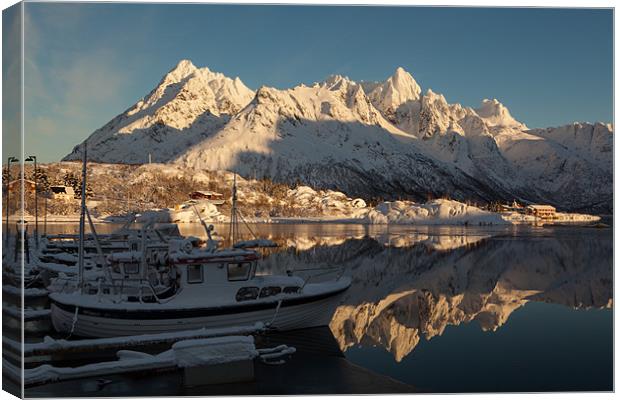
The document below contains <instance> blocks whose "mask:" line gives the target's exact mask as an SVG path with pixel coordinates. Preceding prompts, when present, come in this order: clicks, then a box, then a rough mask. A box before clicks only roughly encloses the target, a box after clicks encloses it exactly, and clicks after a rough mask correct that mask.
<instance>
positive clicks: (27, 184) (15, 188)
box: [9, 179, 36, 193]
mask: <svg viewBox="0 0 620 400" xmlns="http://www.w3.org/2000/svg"><path fill="white" fill-rule="evenodd" d="M21 184H22V181H21V179H16V180H14V181H11V182H9V191H10V192H11V193H16V192H17V193H18V192H19V191H21V189H22V188H21ZM35 189H36V185H35V183H34V181H31V180H28V179H24V191H25V192H26V193H34V191H35Z"/></svg>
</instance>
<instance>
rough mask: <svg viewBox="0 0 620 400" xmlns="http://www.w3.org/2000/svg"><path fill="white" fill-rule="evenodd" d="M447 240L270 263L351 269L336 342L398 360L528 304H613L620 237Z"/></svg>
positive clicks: (365, 242) (291, 252)
mask: <svg viewBox="0 0 620 400" xmlns="http://www.w3.org/2000/svg"><path fill="white" fill-rule="evenodd" d="M418 239H420V238H418ZM433 240H434V241H435V242H436V243H434V244H433ZM438 240H439V239H437V238H433V239H431V237H429V238H428V239H423V238H422V239H421V240H413V241H411V243H410V246H404V247H389V246H386V244H387V241H382V238H381V237H377V238H376V239H371V238H368V237H365V238H361V239H348V240H340V242H338V243H337V244H334V245H331V246H330V245H329V244H328V243H323V244H319V245H317V246H314V247H308V246H306V247H308V249H307V250H304V251H297V250H295V249H294V248H289V249H288V250H286V251H284V252H280V253H276V254H272V255H271V256H270V257H268V259H267V260H265V261H264V263H263V265H262V266H263V268H265V269H266V270H273V271H276V270H282V269H286V268H292V266H294V267H295V268H298V269H305V268H316V267H325V266H333V265H343V266H345V267H346V268H347V270H348V273H349V274H350V275H351V276H352V278H353V285H352V287H351V289H349V291H348V292H347V293H346V295H345V299H344V304H343V305H342V306H341V307H339V308H338V310H337V311H336V313H335V315H334V317H333V319H332V322H331V324H330V328H331V329H332V332H333V333H334V336H335V337H336V339H337V340H338V342H339V344H340V346H341V348H342V349H343V350H344V349H346V348H348V347H350V346H352V345H355V344H373V345H380V346H383V347H385V348H386V349H388V350H389V351H391V352H392V353H393V355H394V357H395V358H396V359H397V360H401V359H402V358H403V357H404V356H406V355H407V354H409V353H410V352H411V351H412V350H413V349H414V348H415V346H416V345H417V343H418V342H419V340H420V338H421V337H425V338H426V339H430V338H432V337H434V336H438V335H441V334H442V333H443V332H444V330H445V328H446V327H447V326H448V325H459V324H462V323H466V322H470V321H474V320H475V321H477V322H478V323H479V325H480V326H481V328H482V329H483V330H491V331H493V330H496V329H498V328H499V327H501V326H502V325H503V324H505V323H506V321H507V320H508V318H509V316H510V315H511V313H512V312H513V311H515V310H516V309H518V308H519V307H521V306H523V305H524V304H525V303H527V302H528V301H544V302H551V303H556V304H563V305H566V306H569V307H576V308H589V307H610V306H611V304H612V288H613V283H612V240H611V237H610V235H609V234H608V233H606V232H601V231H591V232H590V231H589V232H588V234H587V235H584V234H579V235H572V234H570V232H567V233H566V234H565V233H560V234H558V235H556V236H554V237H525V238H518V239H514V238H509V237H507V238H503V237H495V238H491V239H485V240H476V241H467V240H463V239H462V238H457V237H449V236H447V237H445V239H444V243H443V244H442V243H438V242H437V241H438ZM435 249H441V251H436V250H435Z"/></svg>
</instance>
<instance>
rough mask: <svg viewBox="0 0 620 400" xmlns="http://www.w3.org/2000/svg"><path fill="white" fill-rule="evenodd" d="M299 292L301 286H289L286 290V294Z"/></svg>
mask: <svg viewBox="0 0 620 400" xmlns="http://www.w3.org/2000/svg"><path fill="white" fill-rule="evenodd" d="M298 292H299V286H287V287H285V288H284V293H287V294H289V293H298Z"/></svg>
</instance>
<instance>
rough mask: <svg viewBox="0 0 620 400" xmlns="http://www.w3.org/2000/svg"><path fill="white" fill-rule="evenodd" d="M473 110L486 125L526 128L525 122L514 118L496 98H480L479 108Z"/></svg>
mask: <svg viewBox="0 0 620 400" xmlns="http://www.w3.org/2000/svg"><path fill="white" fill-rule="evenodd" d="M475 111H476V113H477V114H478V115H479V116H480V117H481V118H482V119H483V120H485V122H486V123H487V124H488V125H491V126H504V127H514V128H521V129H525V128H526V126H525V124H523V123H521V122H519V121H517V120H516V119H514V118H513V116H512V115H511V114H510V111H508V108H507V107H506V106H504V105H503V104H502V103H501V102H500V101H499V100H497V99H484V100H482V104H481V105H480V108H477V109H476V110H475Z"/></svg>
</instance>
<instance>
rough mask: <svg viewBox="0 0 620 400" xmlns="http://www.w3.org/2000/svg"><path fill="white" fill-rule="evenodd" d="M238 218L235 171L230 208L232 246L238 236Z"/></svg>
mask: <svg viewBox="0 0 620 400" xmlns="http://www.w3.org/2000/svg"><path fill="white" fill-rule="evenodd" d="M238 222H239V221H238V219H237V173H234V177H233V189H232V207H231V209H230V229H229V235H228V236H229V239H230V246H231V247H232V246H233V245H234V244H235V240H236V238H237V236H238V233H239V232H237V231H238V227H237V226H238V225H237V224H238Z"/></svg>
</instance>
